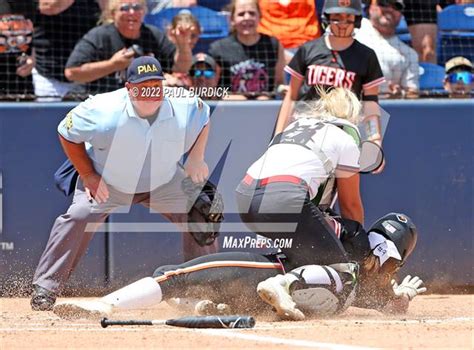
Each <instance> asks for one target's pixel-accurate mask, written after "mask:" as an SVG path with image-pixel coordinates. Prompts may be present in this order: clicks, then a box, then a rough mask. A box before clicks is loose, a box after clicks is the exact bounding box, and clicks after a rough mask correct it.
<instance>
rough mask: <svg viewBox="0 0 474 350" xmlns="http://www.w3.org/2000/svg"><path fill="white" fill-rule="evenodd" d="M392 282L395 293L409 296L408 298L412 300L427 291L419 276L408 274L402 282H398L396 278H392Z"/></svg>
mask: <svg viewBox="0 0 474 350" xmlns="http://www.w3.org/2000/svg"><path fill="white" fill-rule="evenodd" d="M391 283H392V288H393V292H394V293H395V295H396V296H397V297H403V296H404V297H407V298H408V300H412V299H413V298H414V297H416V296H417V295H418V294H421V293H424V292H426V288H425V287H422V285H423V281H422V280H421V279H420V278H419V277H418V276H414V277H413V278H412V277H411V276H410V275H408V276H406V277H405V278H404V279H403V281H402V283H400V284H398V283H397V282H396V281H395V280H392V282H391Z"/></svg>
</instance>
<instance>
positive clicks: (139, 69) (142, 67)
mask: <svg viewBox="0 0 474 350" xmlns="http://www.w3.org/2000/svg"><path fill="white" fill-rule="evenodd" d="M157 79H158V80H163V79H165V77H164V76H163V69H162V68H161V64H160V62H159V61H158V60H157V59H156V58H155V57H151V56H141V57H138V58H135V59H134V60H133V61H132V63H130V65H129V66H128V69H127V81H128V82H129V83H141V82H144V81H147V80H157Z"/></svg>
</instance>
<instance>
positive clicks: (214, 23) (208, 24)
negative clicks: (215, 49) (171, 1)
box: [145, 6, 229, 52]
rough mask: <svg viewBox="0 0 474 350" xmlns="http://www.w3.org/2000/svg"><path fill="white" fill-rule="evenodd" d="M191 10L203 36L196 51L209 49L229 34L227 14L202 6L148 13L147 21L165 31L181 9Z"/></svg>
mask: <svg viewBox="0 0 474 350" xmlns="http://www.w3.org/2000/svg"><path fill="white" fill-rule="evenodd" d="M184 9H186V10H189V11H190V12H191V13H192V14H193V15H194V16H195V17H196V18H197V19H198V20H199V23H200V25H201V36H200V37H199V42H198V44H197V46H196V48H195V49H194V50H193V51H194V52H199V51H204V52H206V51H207V48H208V46H209V45H210V43H211V42H213V41H214V40H217V39H221V38H225V37H227V36H228V35H229V21H228V17H227V14H225V13H221V12H216V11H213V10H210V9H208V8H205V7H201V6H194V7H187V8H180V7H174V8H168V9H165V10H162V11H160V12H158V13H156V14H147V15H146V16H145V23H147V24H152V25H154V26H157V27H158V28H160V29H161V30H163V31H166V29H167V28H168V26H169V25H170V24H171V21H172V19H173V17H174V16H176V15H177V14H178V13H179V12H180V11H181V10H184Z"/></svg>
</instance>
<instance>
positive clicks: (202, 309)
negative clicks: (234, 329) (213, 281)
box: [194, 300, 231, 316]
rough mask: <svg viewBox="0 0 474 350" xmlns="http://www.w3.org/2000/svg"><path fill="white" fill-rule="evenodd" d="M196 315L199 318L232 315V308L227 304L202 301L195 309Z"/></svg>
mask: <svg viewBox="0 0 474 350" xmlns="http://www.w3.org/2000/svg"><path fill="white" fill-rule="evenodd" d="M194 313H195V314H196V315H198V316H212V315H230V314H231V310H230V306H229V305H227V304H223V303H220V304H216V303H214V302H213V301H211V300H201V301H200V302H198V303H197V304H196V306H195V307H194Z"/></svg>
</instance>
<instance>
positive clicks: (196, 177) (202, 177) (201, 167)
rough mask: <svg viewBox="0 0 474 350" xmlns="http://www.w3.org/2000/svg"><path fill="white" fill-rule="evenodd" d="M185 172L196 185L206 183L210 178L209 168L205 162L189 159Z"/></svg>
mask: <svg viewBox="0 0 474 350" xmlns="http://www.w3.org/2000/svg"><path fill="white" fill-rule="evenodd" d="M184 172H185V173H186V175H187V176H189V177H190V178H191V180H193V182H194V183H200V182H205V181H206V180H207V177H208V176H209V168H208V167H207V164H206V162H205V161H204V160H200V159H192V158H188V160H187V161H186V164H185V165H184Z"/></svg>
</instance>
